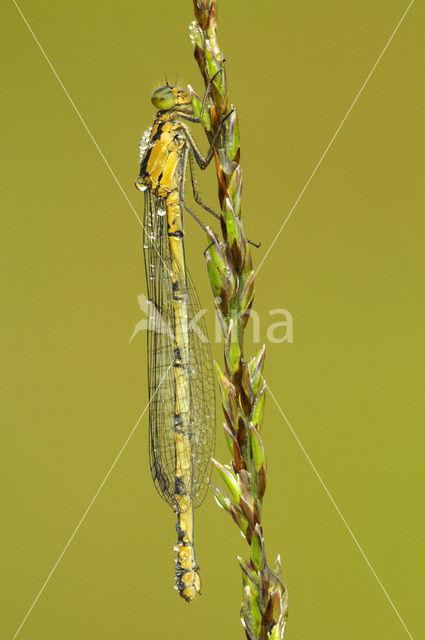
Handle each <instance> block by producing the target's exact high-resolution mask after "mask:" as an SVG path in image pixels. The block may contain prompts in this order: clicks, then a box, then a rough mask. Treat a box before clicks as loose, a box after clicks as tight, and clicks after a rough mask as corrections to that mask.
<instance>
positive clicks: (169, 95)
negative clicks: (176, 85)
mask: <svg viewBox="0 0 425 640" xmlns="http://www.w3.org/2000/svg"><path fill="white" fill-rule="evenodd" d="M151 100H152V104H153V106H154V107H156V108H157V109H159V110H160V111H168V109H171V108H172V107H174V105H175V104H176V97H175V95H174V93H173V90H172V88H171V87H161V88H160V89H157V90H156V91H154V92H153V94H152V98H151Z"/></svg>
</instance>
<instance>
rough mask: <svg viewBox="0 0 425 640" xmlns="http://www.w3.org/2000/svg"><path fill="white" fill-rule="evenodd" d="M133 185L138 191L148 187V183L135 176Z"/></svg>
mask: <svg viewBox="0 0 425 640" xmlns="http://www.w3.org/2000/svg"><path fill="white" fill-rule="evenodd" d="M135 185H136V189H138V190H139V191H146V189H147V188H148V185H147V184H145V183H144V182H142V178H137V180H136V182H135Z"/></svg>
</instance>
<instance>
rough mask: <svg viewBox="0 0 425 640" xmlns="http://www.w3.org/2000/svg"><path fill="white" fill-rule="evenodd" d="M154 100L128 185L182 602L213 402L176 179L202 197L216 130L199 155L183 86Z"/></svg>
mask: <svg viewBox="0 0 425 640" xmlns="http://www.w3.org/2000/svg"><path fill="white" fill-rule="evenodd" d="M213 80H214V78H213ZM213 80H211V82H212V81H213ZM211 82H210V84H209V86H208V88H207V91H206V93H205V96H204V99H203V102H202V109H201V116H202V113H203V111H204V109H205V106H206V103H207V99H208V89H209V88H210V85H211ZM152 102H153V104H154V106H155V107H156V108H157V109H159V111H158V112H157V114H156V116H155V120H154V124H153V126H152V127H151V128H150V129H148V130H147V131H146V132H145V133H144V134H143V137H142V141H141V143H140V160H141V164H140V174H139V177H138V178H137V180H136V187H137V188H138V189H140V190H141V191H144V192H145V210H144V221H143V225H144V234H143V246H144V257H145V269H146V282H147V289H148V298H149V303H150V304H149V307H150V309H149V314H148V386H149V400H150V405H149V450H150V464H151V473H152V478H153V480H154V483H155V486H156V488H157V490H158V492H159V494H160V496H161V497H162V498H163V499H164V500H165V501H166V502H168V504H170V505H171V507H172V508H173V510H174V512H175V513H176V515H177V526H176V529H177V534H178V541H177V544H176V546H175V550H176V551H177V559H176V588H177V589H178V591H179V593H180V595H181V596H182V597H183V598H185V600H186V601H188V602H190V601H192V600H194V599H195V597H196V595H197V594H198V593H199V591H200V587H201V582H200V578H199V573H198V569H199V566H198V564H197V562H196V557H195V549H194V508H195V507H197V506H199V505H200V504H201V502H202V501H203V499H204V497H205V494H206V492H207V489H208V484H209V475H210V471H211V455H212V453H213V449H214V443H215V400H214V374H213V367H212V359H211V352H210V347H209V343H208V339H207V334H206V328H205V324H204V322H203V320H202V317H201V314H199V312H200V306H199V301H198V297H197V294H196V290H195V287H194V285H193V282H192V280H191V278H190V275H189V272H188V269H187V267H186V259H185V244H184V228H183V208H186V209H187V210H188V211H189V212H190V213H192V212H191V211H190V210H189V209H188V208H187V206H186V204H185V201H184V182H185V171H186V168H187V165H189V169H190V173H191V178H192V180H191V182H192V186H193V190H194V195H195V200H196V201H197V202H199V203H200V204H202V203H201V202H200V198H199V194H198V191H197V188H196V181H195V179H194V176H193V168H194V161H196V162H197V164H198V165H199V167H200V168H201V169H204V168H206V166H207V165H208V163H209V162H210V160H211V158H212V156H213V145H214V140H215V137H214V138H213V141H212V144H211V146H210V148H209V151H208V153H207V155H206V156H205V158H204V157H203V156H202V155H201V153H200V152H199V150H198V148H197V146H196V144H195V142H194V140H193V138H192V135H191V133H190V131H189V129H188V127H187V126H186V125H185V124H184V121H189V122H200V120H201V118H200V117H199V118H196V117H195V114H194V112H193V108H192V102H191V99H190V96H189V95H188V94H187V93H186V92H185V91H183V90H182V89H179V88H178V87H171V86H169V85H168V84H167V86H165V87H161V88H160V89H157V90H156V91H155V92H154V93H153V95H152ZM218 131H219V130H218ZM218 131H217V134H216V135H218ZM202 206H204V205H202ZM204 208H205V209H208V207H205V206H204ZM208 210H209V211H210V212H211V213H213V212H212V211H211V210H210V209H208ZM192 215H194V214H193V213H192ZM194 217H195V218H196V216H194ZM198 314H199V315H198Z"/></svg>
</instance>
